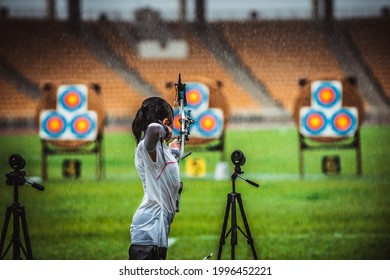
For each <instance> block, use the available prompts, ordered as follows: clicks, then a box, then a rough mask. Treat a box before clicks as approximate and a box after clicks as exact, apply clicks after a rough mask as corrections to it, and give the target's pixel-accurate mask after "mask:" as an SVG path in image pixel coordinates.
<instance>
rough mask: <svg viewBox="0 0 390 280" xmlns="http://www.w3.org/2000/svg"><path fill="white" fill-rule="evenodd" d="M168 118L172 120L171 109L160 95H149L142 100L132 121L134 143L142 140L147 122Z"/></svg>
mask: <svg viewBox="0 0 390 280" xmlns="http://www.w3.org/2000/svg"><path fill="white" fill-rule="evenodd" d="M164 118H168V119H170V120H172V122H173V109H172V107H171V105H169V104H168V102H166V101H165V100H164V99H162V98H160V97H149V98H147V99H145V100H144V101H143V102H142V106H141V108H140V109H138V111H137V113H136V115H135V118H134V120H133V123H132V132H133V134H134V137H135V140H136V144H137V145H138V143H139V142H140V141H141V140H142V138H143V135H144V134H145V131H146V129H147V128H148V126H149V124H151V123H153V122H158V121H162V120H163V119H164Z"/></svg>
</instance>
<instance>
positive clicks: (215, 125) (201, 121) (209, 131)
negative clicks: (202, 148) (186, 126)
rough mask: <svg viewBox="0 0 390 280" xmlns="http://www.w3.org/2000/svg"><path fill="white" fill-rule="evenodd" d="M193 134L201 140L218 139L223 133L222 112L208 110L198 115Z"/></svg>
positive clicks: (219, 110)
mask: <svg viewBox="0 0 390 280" xmlns="http://www.w3.org/2000/svg"><path fill="white" fill-rule="evenodd" d="M196 121H197V122H196V123H195V128H196V130H195V131H194V132H193V134H196V135H197V136H198V137H202V138H218V137H220V136H221V134H222V131H223V112H222V110H221V109H208V110H206V111H205V112H203V113H202V114H200V115H199V116H198V117H197V119H196Z"/></svg>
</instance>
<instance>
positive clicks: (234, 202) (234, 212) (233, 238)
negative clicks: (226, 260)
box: [230, 193, 237, 260]
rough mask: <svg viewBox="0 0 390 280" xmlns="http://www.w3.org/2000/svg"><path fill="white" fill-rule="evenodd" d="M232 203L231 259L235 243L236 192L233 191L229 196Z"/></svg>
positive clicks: (234, 252) (233, 255) (234, 255)
mask: <svg viewBox="0 0 390 280" xmlns="http://www.w3.org/2000/svg"><path fill="white" fill-rule="evenodd" d="M231 203H232V221H231V223H232V224H231V231H232V236H231V239H230V245H231V246H232V249H231V259H232V260H234V259H235V258H236V247H235V246H236V245H237V211H236V193H233V194H232V196H231Z"/></svg>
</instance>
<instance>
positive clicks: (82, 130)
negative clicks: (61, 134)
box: [70, 114, 96, 139]
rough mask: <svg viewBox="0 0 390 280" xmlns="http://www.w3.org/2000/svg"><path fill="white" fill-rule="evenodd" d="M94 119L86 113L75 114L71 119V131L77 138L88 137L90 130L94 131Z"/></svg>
mask: <svg viewBox="0 0 390 280" xmlns="http://www.w3.org/2000/svg"><path fill="white" fill-rule="evenodd" d="M95 127H96V124H95V120H94V119H92V118H91V117H90V116H89V115H88V114H82V115H78V116H76V117H75V118H74V119H73V120H72V121H71V125H70V128H71V131H72V133H73V135H75V136H76V137H77V138H78V139H84V138H86V137H88V136H89V135H90V134H91V133H92V132H94V131H95Z"/></svg>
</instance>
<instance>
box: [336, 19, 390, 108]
mask: <svg viewBox="0 0 390 280" xmlns="http://www.w3.org/2000/svg"><path fill="white" fill-rule="evenodd" d="M343 22H344V24H345V25H346V26H347V28H348V30H349V31H350V33H351V35H352V39H353V40H354V43H355V45H356V46H357V48H358V51H359V53H360V54H361V56H362V57H363V60H364V62H365V63H366V64H367V66H368V67H369V69H370V70H371V72H372V74H373V75H374V76H375V78H376V79H377V80H378V81H379V83H380V85H381V87H382V90H383V93H384V94H385V95H386V97H387V100H388V101H389V102H390V67H389V61H390V51H389V50H390V44H389V42H390V20H388V19H380V18H379V19H375V18H374V19H361V20H344V21H343Z"/></svg>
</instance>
